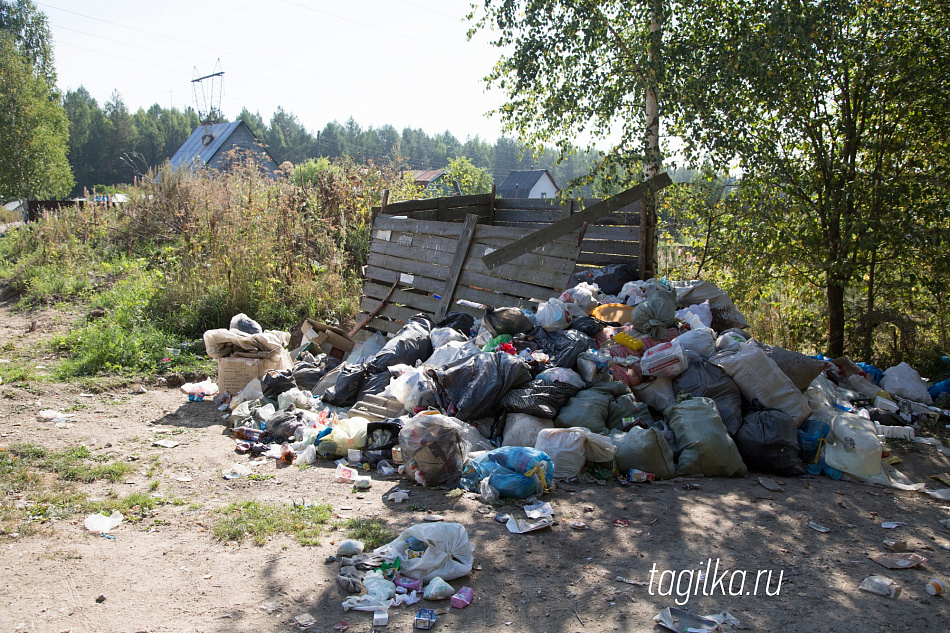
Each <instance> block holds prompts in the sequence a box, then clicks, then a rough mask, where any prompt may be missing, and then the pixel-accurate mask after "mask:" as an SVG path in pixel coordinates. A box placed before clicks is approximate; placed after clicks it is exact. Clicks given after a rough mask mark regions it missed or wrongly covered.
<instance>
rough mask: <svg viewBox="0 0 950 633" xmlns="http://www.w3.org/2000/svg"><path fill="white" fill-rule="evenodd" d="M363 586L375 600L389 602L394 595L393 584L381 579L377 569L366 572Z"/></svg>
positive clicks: (394, 588) (394, 586) (381, 574)
mask: <svg viewBox="0 0 950 633" xmlns="http://www.w3.org/2000/svg"><path fill="white" fill-rule="evenodd" d="M344 542H346V541H344ZM363 586H364V587H366V592H367V593H368V594H369V595H370V596H372V597H374V598H376V599H377V600H389V599H390V598H392V597H393V596H395V595H396V585H395V583H393V582H392V581H391V580H386V579H385V578H383V572H381V571H379V570H378V569H371V570H369V571H368V572H366V575H365V576H363Z"/></svg>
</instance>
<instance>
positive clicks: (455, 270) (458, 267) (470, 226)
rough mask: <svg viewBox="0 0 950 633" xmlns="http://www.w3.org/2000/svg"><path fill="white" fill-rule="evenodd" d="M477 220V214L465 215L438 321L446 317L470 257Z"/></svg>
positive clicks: (443, 293) (437, 312)
mask: <svg viewBox="0 0 950 633" xmlns="http://www.w3.org/2000/svg"><path fill="white" fill-rule="evenodd" d="M477 221H478V216H477V215H474V214H470V215H466V216H465V222H464V223H463V224H462V233H461V235H460V236H459V243H458V248H457V249H456V250H455V257H454V259H453V260H452V265H451V266H450V267H449V274H448V276H447V277H446V278H445V289H444V290H443V292H442V300H441V303H440V304H439V308H438V310H436V313H435V320H436V322H439V321H441V320H442V319H444V318H445V315H446V313H447V312H448V311H449V305H451V303H452V296H453V295H454V294H455V286H456V284H457V283H458V279H459V273H461V272H462V267H463V266H464V265H465V264H466V258H467V257H468V253H469V249H470V248H471V245H472V237H474V235H475V223H476V222H477Z"/></svg>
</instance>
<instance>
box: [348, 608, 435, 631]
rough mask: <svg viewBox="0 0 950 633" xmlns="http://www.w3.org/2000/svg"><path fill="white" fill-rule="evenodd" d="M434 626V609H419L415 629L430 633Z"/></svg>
mask: <svg viewBox="0 0 950 633" xmlns="http://www.w3.org/2000/svg"><path fill="white" fill-rule="evenodd" d="M433 624H435V611H433V610H432V609H419V612H418V613H416V622H415V627H416V628H417V629H422V630H423V631H428V630H429V629H431V628H432V625H433ZM341 630H342V629H341Z"/></svg>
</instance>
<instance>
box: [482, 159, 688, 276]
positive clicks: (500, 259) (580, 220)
mask: <svg viewBox="0 0 950 633" xmlns="http://www.w3.org/2000/svg"><path fill="white" fill-rule="evenodd" d="M672 183H673V181H672V180H670V176H669V174H666V173H663V174H660V175H659V176H656V177H655V178H652V179H650V180H648V181H646V182H644V183H641V184H639V185H637V186H636V187H632V188H630V189H627V190H626V191H624V192H622V193H619V194H617V195H616V196H613V197H610V198H607V199H606V200H604V201H603V202H600V203H598V204H595V205H594V206H592V207H590V208H589V209H584V210H583V211H581V212H580V213H575V214H574V215H572V216H571V217H569V218H567V219H564V220H561V221H559V222H555V223H554V224H552V225H551V226H549V227H547V228H543V229H541V230H540V231H537V232H536V233H534V234H533V235H530V236H528V237H525V238H522V239H520V240H518V241H516V242H512V243H511V244H509V245H508V246H506V247H504V248H502V249H499V250H497V251H495V252H494V253H491V254H489V255H488V256H486V258H485V259H484V262H485V265H486V266H488V267H489V268H495V267H497V266H500V265H501V264H504V263H505V262H509V261H511V260H512V259H514V258H515V257H517V256H518V255H523V254H524V253H529V252H531V251H532V250H533V249H534V248H535V247H537V246H539V245H540V244H544V243H545V242H549V241H551V240H552V239H554V238H556V237H560V236H562V235H565V234H567V233H570V232H571V231H574V230H576V229H578V228H580V227H581V226H582V225H583V224H584V222H594V221H596V220H599V219H600V218H602V217H603V216H605V215H607V214H609V213H611V212H613V211H616V210H617V209H620V208H621V207H624V206H626V205H628V204H630V203H631V202H633V201H634V200H640V199H642V198H643V197H644V196H645V195H648V194H651V193H653V192H655V191H659V190H660V189H662V188H663V187H666V186H668V185H670V184H672Z"/></svg>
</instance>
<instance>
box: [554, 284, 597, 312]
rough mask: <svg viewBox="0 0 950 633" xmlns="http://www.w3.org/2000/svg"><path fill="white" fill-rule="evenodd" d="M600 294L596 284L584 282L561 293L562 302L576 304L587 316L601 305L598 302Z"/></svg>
mask: <svg viewBox="0 0 950 633" xmlns="http://www.w3.org/2000/svg"><path fill="white" fill-rule="evenodd" d="M599 294H600V288H598V287H597V286H596V285H595V284H589V283H587V282H583V283H579V284H577V285H576V286H574V287H573V288H568V289H567V290H565V291H564V292H563V293H561V296H560V300H561V301H563V302H564V303H576V304H577V306H578V307H579V308H580V309H581V310H583V311H584V313H585V314H588V315H589V314H590V313H591V312H593V310H594V308H596V307H597V306H598V305H600V302H599V301H598V300H597V296H598V295H599Z"/></svg>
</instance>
